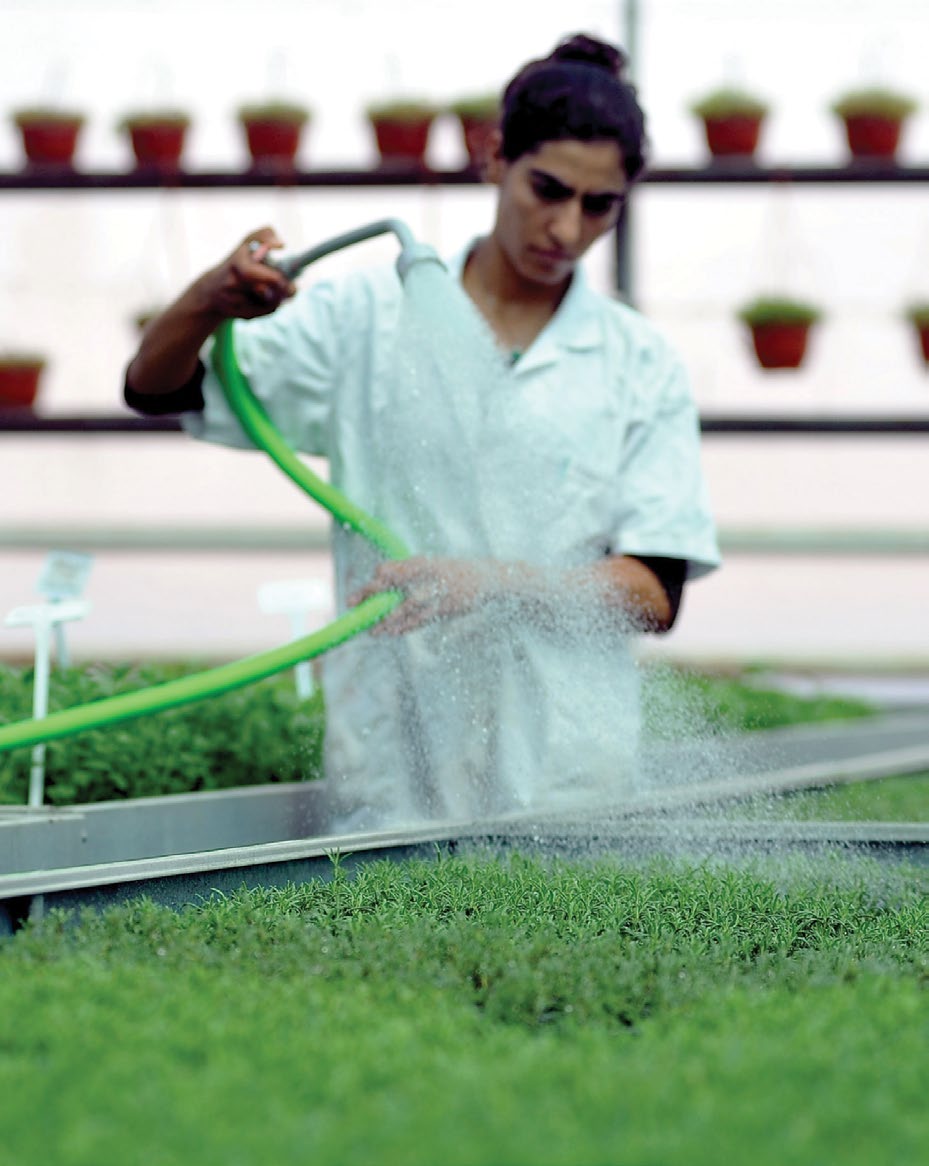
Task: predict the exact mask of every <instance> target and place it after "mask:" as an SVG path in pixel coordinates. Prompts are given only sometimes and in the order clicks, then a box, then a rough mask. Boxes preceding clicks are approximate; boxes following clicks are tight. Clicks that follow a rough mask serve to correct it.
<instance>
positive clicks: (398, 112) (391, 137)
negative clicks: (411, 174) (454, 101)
mask: <svg viewBox="0 0 929 1166" xmlns="http://www.w3.org/2000/svg"><path fill="white" fill-rule="evenodd" d="M438 113H439V110H438V108H437V107H436V106H435V105H433V104H432V103H431V102H429V101H424V100H420V99H418V98H402V99H395V100H392V101H382V102H377V103H374V104H372V105H369V106H368V107H367V109H366V110H365V114H366V116H367V118H368V121H369V122H370V124H371V126H372V128H373V130H374V137H375V141H376V142H377V149H378V153H379V155H380V159H381V162H382V164H386V165H404V166H425V164H426V147H427V146H428V144H429V131H430V129H431V128H432V123H433V122H434V121H435V119H436V117H437V116H438Z"/></svg>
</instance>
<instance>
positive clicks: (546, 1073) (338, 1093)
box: [0, 858, 929, 1166]
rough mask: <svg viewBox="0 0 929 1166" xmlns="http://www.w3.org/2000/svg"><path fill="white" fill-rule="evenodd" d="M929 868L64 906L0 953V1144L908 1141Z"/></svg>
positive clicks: (569, 868) (744, 1156)
mask: <svg viewBox="0 0 929 1166" xmlns="http://www.w3.org/2000/svg"><path fill="white" fill-rule="evenodd" d="M927 889H929V887H927V883H926V874H925V872H922V874H918V873H915V872H896V873H885V874H881V875H878V874H877V873H876V871H875V870H874V869H873V868H871V867H866V866H861V867H856V866H848V865H847V864H845V863H837V864H834V865H832V866H827V867H825V868H823V873H822V874H821V875H820V876H818V877H816V878H814V877H813V875H812V874H811V873H809V872H805V871H803V870H801V869H794V870H791V869H788V868H784V869H781V870H772V871H768V872H767V873H764V872H761V871H757V870H756V871H753V870H750V869H747V868H743V869H732V868H730V869H725V868H721V867H720V868H716V869H712V868H710V867H702V868H697V869H691V868H683V867H674V866H671V865H650V866H637V867H636V866H618V865H614V864H607V863H600V864H597V865H595V866H588V865H582V864H564V863H555V864H551V865H546V864H542V863H541V862H536V861H527V860H525V859H522V858H514V859H512V860H510V861H508V862H505V863H504V862H499V861H489V860H478V859H472V860H460V859H446V860H441V861H437V862H435V863H408V864H399V865H389V864H378V865H375V866H373V867H366V868H362V869H361V870H359V872H358V873H357V874H356V875H355V876H354V877H353V878H348V877H346V876H345V875H343V874H341V873H340V872H339V871H336V872H335V877H334V878H333V879H332V881H331V882H328V883H323V882H313V883H309V884H307V885H305V886H301V887H290V888H285V889H281V890H265V891H256V892H242V893H240V894H237V895H234V896H231V897H228V898H225V899H220V900H216V901H211V902H209V903H207V904H205V905H203V906H201V907H198V908H192V909H188V910H186V911H184V912H182V913H181V914H179V915H175V914H173V913H172V912H170V911H168V910H165V909H161V908H158V907H156V906H154V905H153V904H151V903H144V902H143V903H137V904H134V905H129V906H125V907H121V908H118V909H116V910H113V911H110V912H108V913H106V914H104V915H102V916H87V917H86V918H85V919H84V920H83V921H82V922H81V923H80V924H79V925H78V926H77V927H73V926H65V924H64V921H63V920H62V919H61V918H59V917H53V918H50V919H48V920H46V922H45V924H44V925H43V926H42V927H41V928H39V929H37V930H34V931H31V932H27V933H26V934H23V935H20V936H18V937H17V938H16V939H14V940H13V941H11V942H10V943H8V944H7V945H6V946H5V948H3V949H0V1015H2V1016H4V1017H5V1018H6V1019H5V1020H4V1021H3V1022H0V1023H2V1029H0V1032H2V1037H0V1089H2V1090H3V1095H4V1098H5V1101H6V1106H5V1109H6V1113H7V1115H8V1116H7V1119H6V1121H5V1133H4V1150H3V1151H0V1160H3V1153H8V1154H9V1161H10V1162H14V1161H15V1162H16V1163H17V1166H32V1164H33V1163H36V1164H38V1163H40V1162H41V1163H45V1162H48V1161H54V1162H56V1163H62V1164H65V1166H71V1164H74V1166H78V1164H81V1166H83V1164H84V1163H88V1164H89V1163H91V1162H93V1163H94V1166H109V1164H110V1163H113V1164H114V1166H115V1164H116V1163H119V1164H120V1166H122V1164H123V1163H125V1162H127V1161H153V1162H158V1163H159V1164H162V1163H164V1164H166V1166H173V1164H174V1163H178V1164H180V1163H187V1162H194V1161H195V1162H197V1163H198V1166H201V1164H206V1166H212V1164H214V1163H215V1164H217V1166H218V1164H219V1163H229V1162H235V1163H237V1164H241V1166H251V1164H252V1163H254V1164H255V1166H258V1164H262V1166H263V1164H264V1163H267V1162H274V1163H275V1164H276V1166H289V1164H290V1163H294V1164H296V1163H302V1162H306V1161H310V1160H321V1161H327V1162H338V1163H369V1162H388V1163H393V1162H397V1163H400V1162H403V1163H434V1162H438V1161H441V1162H443V1163H445V1162H448V1163H462V1164H464V1163H483V1162H494V1163H497V1162H499V1163H504V1164H506V1163H514V1164H516V1163H519V1164H523V1163H530V1162H531V1163H540V1164H545V1163H564V1164H568V1163H572V1164H573V1163H586V1162H614V1161H616V1162H619V1161H623V1162H642V1163H655V1164H656V1166H657V1164H658V1163H669V1164H671V1163H677V1162H681V1163H685V1162H686V1163H687V1164H688V1166H702V1164H704V1163H705V1164H709V1163H713V1164H714V1166H715V1164H717V1163H718V1162H719V1161H721V1160H725V1161H728V1160H731V1161H748V1160H751V1161H752V1162H753V1163H757V1164H762V1166H764V1164H767V1163H772V1164H774V1163H777V1164H778V1166H782V1164H783V1162H785V1161H790V1162H791V1163H792V1166H806V1164H812V1163H819V1162H823V1161H841V1162H843V1164H845V1163H852V1164H856V1166H857V1164H859V1163H860V1164H861V1166H865V1164H868V1166H870V1164H871V1163H873V1162H874V1161H917V1160H919V1155H920V1153H921V1151H922V1148H923V1147H924V1145H925V1140H926V1138H927V1136H929V1115H927V1111H926V1107H925V1105H924V1096H925V1071H924V1064H925V1061H924V1052H925V1041H926V1039H927V1037H929V1019H927V1017H929V1013H927V984H929V959H927V948H926V934H927V930H929V907H927V898H926V890H927ZM39 1114H41V1116H42V1120H41V1121H37V1120H35V1118H36V1117H37V1116H38V1115H39Z"/></svg>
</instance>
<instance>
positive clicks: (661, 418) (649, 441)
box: [613, 352, 720, 579]
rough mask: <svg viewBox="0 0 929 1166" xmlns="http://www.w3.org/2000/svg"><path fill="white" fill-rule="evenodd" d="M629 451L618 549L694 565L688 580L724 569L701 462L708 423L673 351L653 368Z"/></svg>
mask: <svg viewBox="0 0 929 1166" xmlns="http://www.w3.org/2000/svg"><path fill="white" fill-rule="evenodd" d="M649 365H650V367H649V373H650V375H648V376H647V377H645V378H644V380H643V383H642V384H641V385H640V386H639V389H640V391H639V392H638V393H637V401H638V407H637V408H636V410H635V411H634V415H633V418H632V420H631V423H630V425H629V429H628V432H627V434H626V439H625V442H624V446H623V459H622V460H623V464H622V467H621V472H620V482H621V486H620V491H621V499H622V501H621V512H620V516H619V522H618V526H617V530H616V533H615V541H614V545H613V549H614V550H615V551H617V552H618V553H620V554H627V555H658V556H666V557H669V558H677V559H685V560H686V561H687V577H688V578H689V579H693V578H697V577H699V576H701V575H705V574H707V573H708V572H709V571H712V570H713V569H714V568H715V567H717V566H718V565H719V562H720V556H719V547H718V544H717V535H716V525H715V522H714V519H713V514H712V511H711V507H710V500H709V494H708V490H707V485H706V480H705V478H704V474H703V468H702V465H701V457H700V425H699V418H698V415H697V409H696V405H695V403H694V401H693V397H692V394H691V390H690V384H689V380H688V377H687V374H686V371H685V369H684V367H683V365H682V364H681V362H680V360H679V359H678V358H677V356H676V355H674V354H673V353H670V352H665V353H663V354H662V355H661V357H660V358H658V359H656V360H652V361H650V362H649Z"/></svg>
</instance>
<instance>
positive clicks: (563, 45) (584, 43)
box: [548, 33, 628, 81]
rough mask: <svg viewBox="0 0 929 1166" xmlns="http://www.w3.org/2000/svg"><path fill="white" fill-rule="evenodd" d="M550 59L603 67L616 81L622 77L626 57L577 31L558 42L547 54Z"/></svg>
mask: <svg viewBox="0 0 929 1166" xmlns="http://www.w3.org/2000/svg"><path fill="white" fill-rule="evenodd" d="M548 59H549V60H550V61H562V62H567V61H573V62H576V63H577V64H579V65H589V66H590V67H591V68H592V69H603V70H604V71H605V72H607V73H609V74H610V75H611V76H612V77H615V78H616V79H617V81H621V80H622V79H623V74H624V73H625V71H626V65H627V63H628V58H627V57H626V54H625V53H624V52H622V50H620V49H618V48H616V47H615V46H614V45H610V44H607V43H606V41H602V40H597V38H596V37H593V36H587V35H586V34H585V33H578V34H577V35H575V36H571V37H568V38H567V39H566V40H563V41H561V42H560V44H558V45H557V47H556V48H555V49H554V50H553V51H552V52H551V53H550V54H549V57H548Z"/></svg>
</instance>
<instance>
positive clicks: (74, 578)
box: [36, 551, 94, 668]
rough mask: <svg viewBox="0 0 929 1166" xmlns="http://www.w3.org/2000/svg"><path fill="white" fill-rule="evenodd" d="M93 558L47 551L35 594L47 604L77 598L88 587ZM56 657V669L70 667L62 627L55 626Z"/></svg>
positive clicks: (80, 552)
mask: <svg viewBox="0 0 929 1166" xmlns="http://www.w3.org/2000/svg"><path fill="white" fill-rule="evenodd" d="M93 562H94V557H93V555H88V554H86V553H85V552H84V551H50V552H49V553H48V555H47V556H46V558H45V563H44V564H43V566H42V573H41V574H40V575H39V582H38V583H37V585H36V591H38V593H39V594H40V595H41V596H42V597H43V598H44V599H47V600H48V601H49V603H60V602H61V601H62V600H63V599H80V597H81V596H82V595H83V594H84V588H85V587H86V586H87V579H88V577H89V576H90V569H91V567H92V566H93ZM54 633H55V657H56V659H57V661H58V667H59V668H70V666H71V662H70V660H69V658H68V645H67V643H66V642H65V631H64V626H63V624H62V623H61V622H58V623H56V624H55V625H54Z"/></svg>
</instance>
